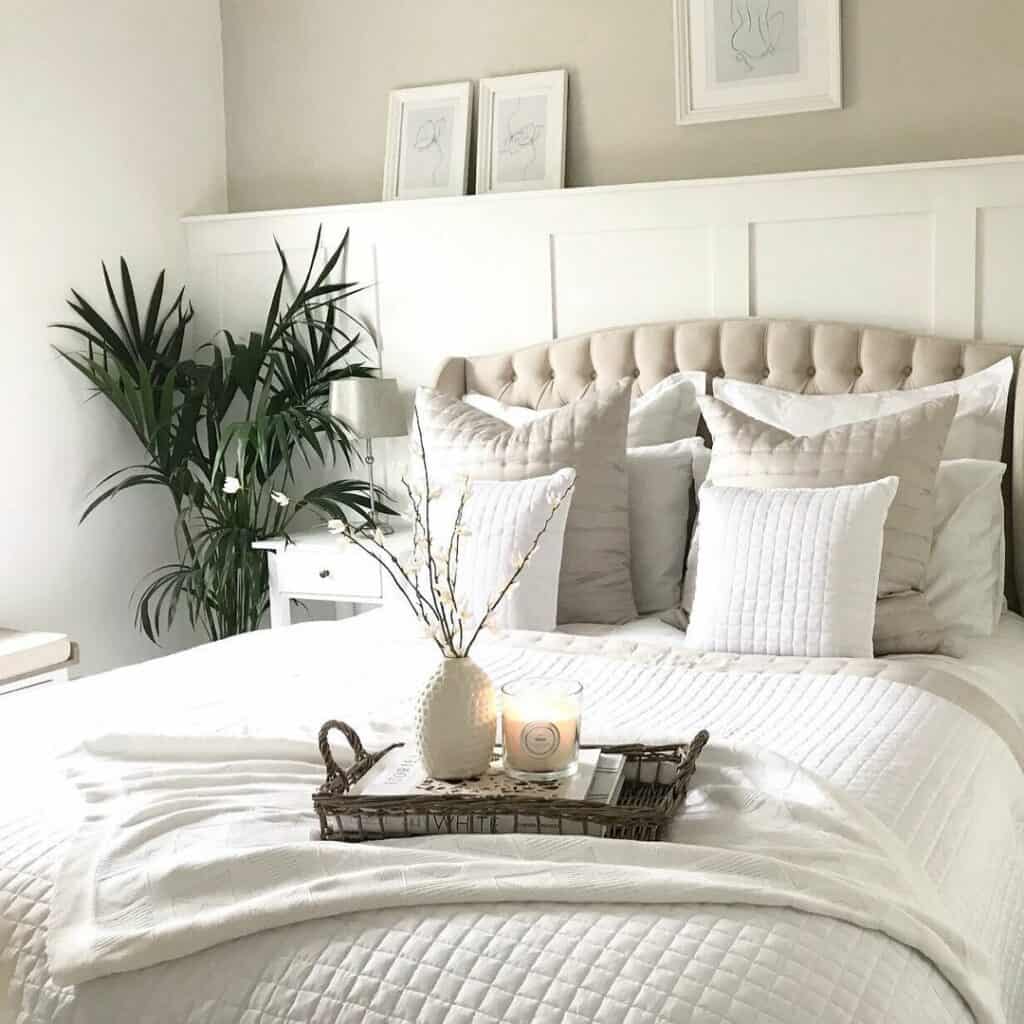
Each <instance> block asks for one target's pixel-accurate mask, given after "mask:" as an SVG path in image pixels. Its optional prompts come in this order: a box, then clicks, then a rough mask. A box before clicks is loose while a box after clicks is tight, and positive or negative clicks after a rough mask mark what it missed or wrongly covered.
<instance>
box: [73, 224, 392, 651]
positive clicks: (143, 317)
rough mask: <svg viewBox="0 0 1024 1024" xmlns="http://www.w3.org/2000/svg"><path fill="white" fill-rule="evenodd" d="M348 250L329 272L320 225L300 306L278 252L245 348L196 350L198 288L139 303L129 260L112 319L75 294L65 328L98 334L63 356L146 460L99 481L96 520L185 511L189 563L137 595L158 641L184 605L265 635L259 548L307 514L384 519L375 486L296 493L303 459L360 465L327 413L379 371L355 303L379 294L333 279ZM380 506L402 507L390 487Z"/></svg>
mask: <svg viewBox="0 0 1024 1024" xmlns="http://www.w3.org/2000/svg"><path fill="white" fill-rule="evenodd" d="M347 242H348V233H347V232H346V234H345V237H344V238H343V239H342V241H341V243H340V244H339V245H338V247H337V248H336V249H334V251H333V252H332V253H331V254H330V256H329V257H328V259H327V260H326V262H325V263H324V265H323V267H322V268H321V269H320V270H319V272H318V273H315V274H314V265H315V264H314V261H315V254H316V253H318V252H319V251H320V244H321V233H320V231H318V232H317V236H316V241H315V243H314V246H313V252H314V259H313V260H311V261H310V265H309V267H308V269H307V270H306V273H305V276H304V278H303V279H302V282H301V284H299V285H298V286H297V287H294V297H292V298H290V299H288V298H286V292H287V291H288V290H289V286H290V285H291V284H293V282H292V280H291V275H290V271H289V267H288V261H287V259H286V258H285V255H284V252H283V251H282V249H281V247H280V245H278V246H277V251H278V255H279V257H280V272H279V274H278V277H277V284H276V286H275V288H274V292H273V295H272V296H271V299H270V303H269V305H268V308H267V313H266V316H265V318H264V321H263V327H262V329H261V330H259V331H253V332H251V333H250V334H249V336H248V339H246V340H242V339H241V338H237V337H235V336H234V335H233V334H231V333H230V332H228V331H224V332H222V336H221V337H218V338H216V339H214V340H213V341H211V342H209V343H207V344H205V345H202V346H200V347H199V349H198V350H197V351H196V352H195V353H194V354H189V353H188V352H187V350H186V334H187V330H188V327H189V324H190V322H191V321H192V319H193V309H192V306H191V304H190V303H188V302H187V301H186V299H185V292H184V289H181V290H180V291H179V292H178V293H177V295H176V296H175V297H174V298H173V299H171V300H170V301H169V303H168V304H167V305H166V306H165V305H164V285H165V275H164V273H163V272H161V273H160V275H159V276H158V278H157V280H156V283H155V285H154V287H153V289H152V292H151V293H150V295H149V297H148V299H147V300H146V301H145V303H144V304H143V305H140V304H139V303H138V301H137V300H136V293H135V286H134V282H133V281H132V277H131V273H130V271H129V269H128V266H127V264H126V263H125V261H124V260H123V259H122V260H121V267H120V271H121V275H120V276H121V281H120V283H121V296H120V298H119V297H118V295H117V293H116V291H115V289H114V286H113V283H112V281H111V278H110V275H109V274H108V272H107V268H106V266H104V267H103V279H104V282H105V284H106V292H107V298H108V300H109V302H110V306H111V314H110V316H109V318H105V317H104V316H102V315H101V314H100V313H99V312H98V311H97V309H96V307H95V306H93V305H92V304H91V303H89V302H88V301H87V300H86V299H84V298H83V297H82V296H81V295H80V294H79V293H78V292H77V291H74V290H72V293H71V294H72V298H71V299H70V300H69V301H68V305H69V306H70V308H71V309H72V311H73V312H74V313H75V315H76V318H77V319H76V321H75V322H72V323H61V324H55V325H54V326H56V327H59V328H62V329H63V330H66V331H70V332H72V333H74V334H75V335H77V336H78V337H79V338H80V339H82V340H83V341H84V343H85V345H84V349H82V348H80V349H77V350H73V351H64V350H59V351H60V354H61V355H62V356H63V357H64V358H65V359H66V360H67V361H68V363H69V364H70V365H71V366H73V367H74V368H75V369H76V370H78V371H79V372H80V373H81V374H83V375H84V376H85V378H86V379H87V380H88V381H89V383H90V384H91V385H92V386H93V388H94V389H95V390H96V392H97V393H99V394H101V395H103V396H105V397H106V398H107V399H108V400H109V402H110V403H111V405H112V406H113V407H114V409H115V410H116V411H117V412H118V413H119V414H120V416H121V417H122V418H123V419H124V420H126V421H127V423H128V424H129V426H130V427H131V428H132V430H133V432H134V433H135V435H136V437H137V438H138V440H139V444H140V446H141V450H142V451H141V459H140V461H139V462H138V463H137V464H134V465H131V466H124V467H121V468H119V469H115V470H114V471H113V472H112V473H110V474H109V476H107V477H106V478H104V479H103V480H101V481H100V483H99V484H98V485H97V487H96V489H95V492H94V494H93V495H92V497H91V500H90V501H89V502H88V504H87V506H86V508H85V511H84V512H83V513H82V519H83V520H84V519H85V518H86V517H87V516H89V515H90V514H92V513H93V512H94V511H95V510H96V509H97V508H98V507H99V506H100V505H102V504H104V503H105V502H107V501H109V500H111V499H112V498H114V497H116V496H117V495H119V494H121V493H122V492H123V491H126V490H128V489H129V488H133V487H160V488H163V489H164V490H165V491H166V492H167V495H168V498H169V500H170V501H171V502H172V504H173V507H174V510H175V513H176V516H175V545H176V550H177V554H178V558H177V560H176V561H174V562H172V563H170V564H167V565H162V566H159V567H157V568H156V569H154V570H153V571H152V573H151V574H150V575H149V576H148V577H147V578H146V579H145V580H144V582H143V584H142V586H141V588H140V590H139V592H138V594H137V603H136V611H135V617H136V623H137V625H138V626H139V627H140V628H141V629H142V631H143V632H144V633H145V634H146V636H147V637H149V638H150V639H151V640H152V641H154V642H158V640H159V637H160V636H161V634H163V633H165V632H166V630H167V629H169V628H170V626H171V625H172V624H173V623H174V621H175V618H176V616H177V614H178V613H179V612H180V611H181V610H184V611H185V612H186V613H187V615H188V619H189V622H190V623H191V625H192V626H193V628H195V629H198V630H201V631H202V632H203V633H205V635H206V636H207V637H209V638H210V639H211V640H216V639H219V638H221V637H225V636H230V635H233V634H236V633H243V632H246V631H249V630H253V629H256V628H257V627H258V625H259V624H260V621H261V620H262V618H263V616H264V615H265V613H266V611H267V608H268V601H269V598H268V579H267V565H266V559H265V558H264V557H263V556H262V553H261V552H258V551H254V550H253V548H252V544H253V542H254V541H256V540H262V539H265V538H267V537H270V536H276V535H281V534H287V532H288V530H289V527H290V526H291V525H292V523H293V520H294V519H295V517H296V515H298V514H299V513H301V512H302V511H303V510H304V509H310V510H313V511H315V512H317V513H319V514H322V515H328V516H330V517H332V518H336V519H340V520H342V521H345V522H348V521H349V520H354V521H356V522H365V521H368V520H369V509H370V488H369V485H368V484H367V483H365V482H364V481H363V480H360V479H351V478H345V479H339V480H335V481H333V482H331V483H327V484H324V485H321V486H317V487H313V488H311V489H308V490H305V492H304V493H301V494H295V493H293V492H294V491H295V490H296V489H297V487H298V485H297V482H296V474H295V471H296V467H297V466H298V465H300V464H301V465H303V466H306V467H309V468H313V467H314V466H316V465H326V464H330V465H336V464H338V463H339V461H340V462H342V463H343V464H344V465H345V466H346V467H351V465H352V462H353V459H354V458H358V453H357V452H356V450H355V448H354V447H353V444H352V438H351V437H350V435H349V433H348V430H347V428H346V427H345V426H344V424H342V423H341V422H339V421H338V420H336V419H334V418H333V417H332V416H331V415H330V411H329V408H328V401H329V392H330V385H331V382H332V381H335V380H339V379H341V378H343V377H352V376H371V375H373V374H374V373H375V372H376V371H375V369H374V368H373V367H372V366H371V365H369V364H367V363H366V362H365V361H364V359H363V356H362V352H361V350H360V344H361V343H362V342H363V340H364V339H367V338H368V339H370V340H371V341H372V338H371V336H370V335H369V332H368V331H367V330H366V328H365V326H364V325H362V324H361V323H359V322H358V321H357V320H356V319H355V318H353V317H352V316H351V315H350V314H349V313H348V312H346V310H345V309H344V307H343V303H344V301H345V299H347V298H349V297H350V296H352V295H353V294H355V293H356V292H357V291H359V290H360V289H361V288H362V287H364V286H361V285H359V284H356V283H351V282H345V281H341V282H339V281H336V280H334V279H333V278H334V275H335V271H336V268H338V266H339V265H340V263H341V257H342V255H343V253H344V250H345V247H346V244H347ZM275 244H276V242H275ZM376 502H377V506H378V508H381V505H382V503H384V505H385V507H384V509H383V510H384V511H386V512H387V511H391V510H390V509H389V508H387V506H386V502H385V495H384V494H383V493H382V492H379V491H378V493H377V494H376Z"/></svg>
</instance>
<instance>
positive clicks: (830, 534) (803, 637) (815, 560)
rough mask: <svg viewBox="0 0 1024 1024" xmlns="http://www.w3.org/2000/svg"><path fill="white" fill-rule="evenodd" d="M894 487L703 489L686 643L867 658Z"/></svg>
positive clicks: (891, 481) (888, 480)
mask: <svg viewBox="0 0 1024 1024" xmlns="http://www.w3.org/2000/svg"><path fill="white" fill-rule="evenodd" d="M898 486H899V480H897V478H896V477H892V476H890V477H885V478H884V479H882V480H877V481H875V482H873V483H867V484H853V485H850V486H845V487H824V488H776V489H772V490H763V489H755V488H747V487H719V486H715V485H714V484H708V485H706V486H705V487H704V488H702V490H701V499H700V500H701V524H702V525H701V558H700V564H699V566H698V570H697V591H696V595H695V598H694V604H693V613H692V615H691V616H690V627H689V629H688V630H687V632H686V646H687V647H691V648H694V649H697V650H704V651H727V652H730V653H735V654H770V655H796V656H799V657H813V658H831V657H849V658H861V657H863V658H870V657H871V656H872V653H873V648H872V631H873V628H874V622H875V602H876V594H877V590H878V573H879V566H880V564H881V559H882V532H883V526H884V524H885V520H886V516H887V515H888V513H889V506H890V505H891V504H892V501H893V498H894V497H895V495H896V491H897V488H898Z"/></svg>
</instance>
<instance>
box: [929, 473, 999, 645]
mask: <svg viewBox="0 0 1024 1024" xmlns="http://www.w3.org/2000/svg"><path fill="white" fill-rule="evenodd" d="M1005 472H1006V466H1005V465H1004V464H1003V463H1002V462H987V461H982V460H980V459H956V460H952V461H949V462H943V463H942V465H941V466H940V467H939V476H938V481H937V484H936V501H935V539H934V541H933V542H932V553H931V558H929V560H928V572H927V575H926V578H925V588H924V595H925V597H926V598H927V600H928V604H929V605H930V606H931V609H932V611H933V612H935V616H936V618H937V619H938V620H939V623H940V624H941V625H942V626H943V627H945V628H946V629H947V630H951V631H953V632H954V633H959V634H961V635H965V636H991V635H992V633H993V632H994V631H995V628H996V626H997V625H998V624H999V619H1000V617H1001V616H1002V613H1003V583H1004V576H1005V573H1006V535H1005V532H1004V515H1005V513H1004V508H1003V492H1002V479H1003V474H1004V473H1005Z"/></svg>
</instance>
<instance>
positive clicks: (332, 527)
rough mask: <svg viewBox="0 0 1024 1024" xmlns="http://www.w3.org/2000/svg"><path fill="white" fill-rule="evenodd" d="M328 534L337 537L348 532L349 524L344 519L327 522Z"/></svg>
mask: <svg viewBox="0 0 1024 1024" xmlns="http://www.w3.org/2000/svg"><path fill="white" fill-rule="evenodd" d="M327 532H328V533H333V534H334V535H335V536H337V535H338V534H342V533H347V532H348V523H346V522H345V520H344V519H329V520H328V521H327Z"/></svg>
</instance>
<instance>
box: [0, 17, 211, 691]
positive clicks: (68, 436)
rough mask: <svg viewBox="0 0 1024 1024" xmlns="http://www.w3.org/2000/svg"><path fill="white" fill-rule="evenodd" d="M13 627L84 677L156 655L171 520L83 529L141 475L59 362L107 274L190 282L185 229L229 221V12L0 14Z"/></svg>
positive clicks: (2, 561) (141, 501) (157, 509)
mask: <svg viewBox="0 0 1024 1024" xmlns="http://www.w3.org/2000/svg"><path fill="white" fill-rule="evenodd" d="M0 23H2V26H3V27H2V29H0V139H2V142H0V147H2V153H0V209H2V211H3V232H2V235H0V239H2V255H0V261H2V273H0V421H2V430H0V580H2V582H0V624H2V625H5V626H14V627H20V628H37V629H53V630H61V631H66V632H69V633H70V634H71V635H72V636H73V638H74V639H76V640H77V641H78V642H79V643H80V645H81V649H82V666H83V670H84V671H95V670H98V669H102V668H106V667H109V666H113V665H118V664H123V663H126V662H130V661H137V660H139V659H141V658H143V657H147V656H152V655H153V654H154V653H157V652H156V649H155V648H153V647H152V645H150V644H149V642H148V641H146V640H145V638H144V637H142V636H141V634H139V633H137V632H136V631H135V629H134V626H133V623H132V604H131V599H130V598H131V593H132V590H133V588H134V586H135V585H136V583H137V582H138V580H139V578H140V576H141V575H142V573H143V572H145V571H146V570H148V569H150V568H153V567H155V566H157V565H159V564H160V563H161V562H163V561H167V560H168V559H169V558H171V557H173V548H172V546H171V530H170V527H171V515H170V514H169V512H168V507H167V502H166V499H165V498H164V497H163V495H162V494H160V493H157V492H152V493H143V492H142V491H141V490H136V491H135V492H133V493H130V494H127V495H124V496H122V497H121V498H120V499H119V500H116V501H115V503H114V504H112V505H110V506H108V507H106V508H105V509H101V510H100V511H99V512H97V513H96V514H95V515H94V518H91V519H90V520H89V521H87V522H86V524H85V525H83V526H81V527H80V526H78V525H77V520H78V517H79V514H80V512H81V510H82V508H83V499H84V498H85V496H86V493H87V491H88V490H89V488H90V487H91V486H92V485H93V484H94V483H95V482H96V481H97V480H98V479H99V478H100V477H101V476H103V475H105V474H106V473H107V472H109V471H110V470H112V469H115V468H117V467H119V466H121V465H125V464H129V463H131V462H134V461H138V457H139V454H140V449H139V446H138V444H137V443H136V442H134V440H133V438H132V437H131V436H130V434H129V432H128V431H127V429H126V428H124V427H122V425H121V424H120V423H119V422H118V421H117V420H116V419H115V417H114V413H113V412H112V410H111V409H110V408H109V407H108V406H107V405H106V404H105V403H104V402H103V401H102V400H98V401H95V402H91V403H88V404H86V398H87V392H86V389H85V387H84V383H83V382H82V381H81V380H80V379H79V378H78V377H77V375H76V374H75V373H74V371H72V370H71V368H70V367H68V366H66V365H63V364H62V362H61V361H59V360H58V358H57V357H56V356H55V354H54V352H53V349H52V346H53V345H55V344H61V345H65V346H67V345H74V340H73V339H72V337H71V336H70V335H66V334H63V333H62V332H58V331H55V330H51V329H48V328H47V324H48V323H50V322H52V321H55V320H62V319H66V318H67V317H66V314H67V312H69V311H67V310H66V309H65V308H64V307H63V301H64V299H65V297H66V295H67V294H68V289H69V287H72V286H74V287H75V288H77V289H78V290H79V291H81V292H82V293H83V294H85V295H86V296H87V297H90V298H92V299H94V300H95V301H96V302H99V301H100V297H101V295H102V278H101V275H100V260H101V259H105V260H106V261H107V263H108V265H116V262H117V260H118V258H119V257H120V256H121V255H124V256H125V257H126V258H127V260H128V261H129V263H130V265H131V267H132V269H133V271H135V272H136V274H137V280H138V281H139V282H141V283H143V285H144V287H145V288H146V289H147V290H148V287H149V285H150V284H151V283H152V281H153V278H154V276H155V274H156V272H157V271H158V270H159V269H160V268H161V267H166V268H167V270H168V276H169V279H170V281H171V282H175V281H177V282H181V281H182V279H183V276H184V268H185V238H184V232H183V230H182V227H181V223H180V217H181V215H182V214H185V213H190V212H210V211H216V210H223V209H225V208H226V188H225V154H224V113H223V81H222V70H221V42H220V12H219V6H218V2H217V0H175V2H174V3H173V5H166V4H154V3H149V2H139V0H88V2H77V0H24V2H20V0H0Z"/></svg>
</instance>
